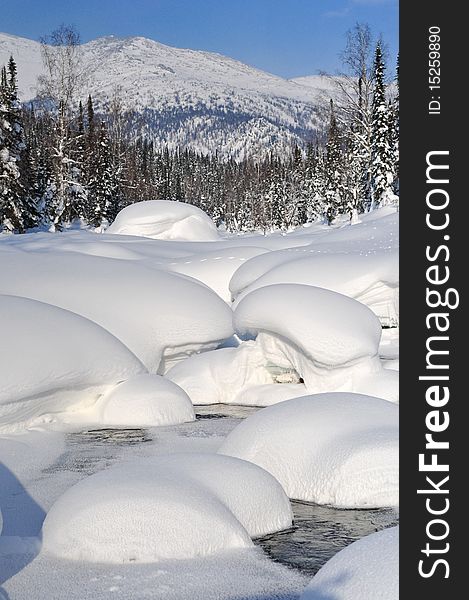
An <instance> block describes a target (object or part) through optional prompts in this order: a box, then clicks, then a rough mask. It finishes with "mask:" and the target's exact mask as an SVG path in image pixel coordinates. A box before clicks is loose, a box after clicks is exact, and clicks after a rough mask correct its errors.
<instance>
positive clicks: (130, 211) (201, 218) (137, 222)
mask: <svg viewBox="0 0 469 600" xmlns="http://www.w3.org/2000/svg"><path fill="white" fill-rule="evenodd" d="M106 233H117V234H121V235H122V234H123V235H139V236H143V237H149V238H153V239H155V240H178V241H193V242H198V241H200V242H202V241H203V242H206V241H211V240H219V239H220V238H219V235H218V232H217V228H216V227H215V224H214V222H213V221H212V219H210V217H209V216H208V215H207V214H205V213H204V211H203V210H200V208H197V207H195V206H192V205H191V204H186V203H184V202H175V201H172V200H148V201H146V202H136V203H135V204H131V205H130V206H126V207H125V208H124V209H123V210H121V211H120V213H119V214H118V215H117V217H116V219H115V221H114V222H113V223H112V225H110V227H108V229H107V230H106Z"/></svg>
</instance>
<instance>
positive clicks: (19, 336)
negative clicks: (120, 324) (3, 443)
mask: <svg viewBox="0 0 469 600" xmlns="http://www.w3.org/2000/svg"><path fill="white" fill-rule="evenodd" d="M0 329H1V331H2V339H3V340H4V342H5V343H2V344H0V380H1V386H0V430H2V431H14V430H16V429H22V428H24V427H25V426H27V425H30V426H31V425H33V424H35V425H38V424H39V423H47V422H51V421H53V420H55V419H57V418H58V416H59V415H60V414H61V413H64V412H66V411H70V410H72V409H73V410H77V409H78V408H80V409H84V408H86V407H89V406H93V404H94V403H96V401H97V399H98V398H99V397H100V395H102V394H103V393H104V392H105V391H107V390H108V389H110V388H111V387H112V386H113V385H115V384H116V383H118V382H120V381H123V380H125V379H128V378H129V377H132V376H133V375H138V374H141V373H145V372H146V369H145V367H144V366H143V365H142V363H141V362H140V361H139V360H138V359H137V357H136V356H135V355H134V354H132V352H131V351H130V350H129V349H128V348H127V347H126V346H124V344H122V342H120V341H119V340H118V339H117V338H116V337H114V336H113V335H112V334H110V333H109V332H108V331H106V330H105V329H103V328H102V327H100V326H99V325H97V324H96V323H93V322H92V321H90V320H88V319H85V318H84V317H81V316H79V315H77V314H74V313H72V312H70V311H67V310H63V309H61V308H57V307H56V306H52V305H50V304H45V303H43V302H37V301H35V300H29V299H26V298H19V297H15V296H3V295H0Z"/></svg>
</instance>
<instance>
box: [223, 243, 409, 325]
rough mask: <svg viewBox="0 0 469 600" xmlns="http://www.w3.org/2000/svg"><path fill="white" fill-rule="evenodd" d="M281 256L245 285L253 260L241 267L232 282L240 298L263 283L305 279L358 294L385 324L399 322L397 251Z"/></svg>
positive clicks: (291, 254) (233, 288)
mask: <svg viewBox="0 0 469 600" xmlns="http://www.w3.org/2000/svg"><path fill="white" fill-rule="evenodd" d="M277 259H278V260H279V261H280V260H281V261H282V262H279V264H278V265H276V266H273V267H272V268H271V269H270V270H268V271H267V272H266V273H265V274H263V275H261V276H260V277H258V278H257V279H255V280H254V281H253V282H252V283H251V284H250V285H246V286H245V287H244V288H241V289H240V286H242V283H243V280H242V275H243V274H244V277H246V276H247V274H248V272H249V269H250V263H251V261H248V262H247V263H245V265H244V266H243V268H242V269H239V270H238V272H237V273H236V275H235V277H234V278H233V279H232V281H231V284H230V285H231V290H232V292H235V295H236V298H237V300H238V302H239V300H240V299H241V298H243V297H244V296H245V295H246V294H248V293H249V292H251V291H253V290H255V289H258V288H260V287H264V286H267V285H272V284H277V283H301V284H306V285H312V286H315V287H320V288H324V289H328V290H332V291H334V292H338V293H340V294H344V295H345V296H349V297H350V298H355V299H356V300H358V301H359V302H362V303H363V304H365V305H367V306H368V307H369V308H370V309H371V310H372V311H373V312H374V313H375V315H376V316H377V317H378V318H379V319H380V321H381V323H382V325H384V326H395V325H396V324H397V323H398V322H399V306H398V299H399V297H398V285H399V274H398V265H399V261H398V255H397V252H396V251H394V252H379V253H378V252H376V253H374V254H360V253H358V254H347V255H343V254H310V255H306V256H300V258H298V257H297V255H295V254H294V253H289V254H285V253H284V254H283V255H282V254H280V255H279V254H278V253H277ZM282 259H283V260H282ZM251 278H252V276H251Z"/></svg>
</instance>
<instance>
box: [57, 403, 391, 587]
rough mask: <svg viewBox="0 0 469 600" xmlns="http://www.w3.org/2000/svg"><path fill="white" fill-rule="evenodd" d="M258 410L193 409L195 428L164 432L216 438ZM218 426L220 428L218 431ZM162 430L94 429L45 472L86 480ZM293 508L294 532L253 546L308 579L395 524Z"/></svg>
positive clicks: (374, 513)
mask: <svg viewBox="0 0 469 600" xmlns="http://www.w3.org/2000/svg"><path fill="white" fill-rule="evenodd" d="M258 410H262V409H259V408H257V407H250V406H235V405H220V404H212V405H207V406H196V407H195V412H196V417H197V421H196V422H195V423H186V424H184V425H182V426H178V427H175V428H172V427H171V428H168V429H172V430H173V429H174V430H177V432H178V435H180V436H186V435H187V434H188V431H189V432H191V433H192V434H193V435H194V436H196V437H205V436H207V435H209V436H210V435H220V433H221V432H222V431H225V430H226V432H228V431H229V430H231V429H232V427H234V426H235V425H236V424H237V423H239V422H240V420H242V419H245V418H246V417H248V416H249V415H251V414H253V413H255V412H257V411H258ZM217 421H219V422H220V427H217ZM203 423H206V425H207V426H208V425H210V428H209V429H208V430H207V428H206V427H205V426H204V425H203ZM222 424H223V427H222V426H221V425H222ZM199 426H200V427H199ZM161 429H163V428H161ZM161 429H160V428H152V429H150V430H147V429H93V430H85V431H81V432H76V433H71V434H68V435H67V450H66V452H65V453H64V454H62V455H61V456H60V458H59V459H58V460H57V462H56V463H55V464H54V465H51V467H49V469H48V471H49V472H56V471H72V472H75V473H81V475H91V474H92V473H94V472H96V471H97V470H101V469H102V468H106V466H110V465H111V464H113V463H115V461H116V460H119V455H120V454H121V453H122V452H124V453H125V452H126V447H132V446H133V447H136V446H139V445H141V444H146V443H148V442H153V443H157V442H158V431H159V430H160V431H161ZM226 432H225V433H224V434H222V435H225V434H226ZM145 454H146V453H145ZM292 508H293V514H294V524H293V527H291V528H290V529H288V530H286V531H282V532H279V533H275V534H272V535H269V536H265V537H263V538H259V539H257V540H255V543H256V544H257V545H258V546H260V547H261V548H262V549H263V550H264V551H265V552H266V554H267V555H268V556H269V557H270V558H271V559H272V560H274V561H275V562H278V563H281V564H284V565H286V566H288V567H291V568H294V569H296V570H298V571H300V572H302V573H304V574H305V575H308V576H312V575H314V574H315V573H316V572H317V571H318V569H319V568H320V567H321V566H322V565H323V564H324V563H326V562H327V561H328V560H329V559H330V558H332V556H334V554H337V552H339V551H340V550H341V549H342V548H344V547H345V546H348V545H349V544H351V543H352V542H354V541H356V540H359V539H360V538H362V537H364V536H366V535H369V534H370V533H373V532H375V531H378V530H380V529H383V528H385V527H391V526H394V525H397V524H398V515H397V513H396V512H395V511H393V510H390V509H375V510H340V509H336V508H331V507H328V506H320V505H318V504H313V503H309V502H299V501H292Z"/></svg>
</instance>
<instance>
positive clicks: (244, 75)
mask: <svg viewBox="0 0 469 600" xmlns="http://www.w3.org/2000/svg"><path fill="white" fill-rule="evenodd" d="M81 51H82V59H83V67H84V70H85V71H86V73H87V74H88V81H87V84H86V87H85V89H84V90H83V98H82V99H85V98H86V95H87V94H88V93H91V94H92V96H93V97H94V98H95V100H96V102H97V105H98V108H99V107H100V106H103V105H105V104H106V103H107V102H108V101H109V99H110V98H112V97H115V96H116V95H117V96H119V98H120V99H121V102H122V105H123V107H124V108H125V109H127V110H131V111H134V113H135V114H134V119H133V121H134V124H135V127H137V128H138V130H139V133H142V134H144V135H146V136H148V137H150V138H152V139H153V140H154V141H155V142H156V143H157V144H163V143H169V144H170V145H172V146H176V145H180V146H192V147H194V148H196V149H198V150H200V151H203V152H214V151H218V152H219V153H221V154H223V155H231V156H234V157H235V158H242V157H243V156H244V155H246V154H251V155H259V154H260V153H263V152H265V151H266V150H269V149H271V148H277V149H281V148H284V147H287V146H290V145H291V144H292V142H294V141H300V142H301V141H304V140H306V139H308V138H310V137H311V136H312V135H313V133H314V132H315V130H317V129H318V128H320V127H321V126H322V122H323V118H322V110H323V107H324V106H326V103H325V102H324V98H325V96H327V92H328V90H327V89H324V85H317V86H314V85H311V83H310V82H309V81H308V83H307V84H306V85H304V84H303V82H302V81H301V78H300V80H297V81H296V80H286V79H283V78H281V77H277V76H275V75H272V74H270V73H266V72H264V71H261V70H259V69H255V68H253V67H250V66H248V65H245V64H243V63H241V62H239V61H236V60H234V59H231V58H228V57H225V56H222V55H220V54H215V53H211V52H204V51H199V50H185V49H179V48H172V47H170V46H165V45H164V44H160V43H158V42H155V41H152V40H148V39H145V38H141V37H131V38H116V37H112V36H111V37H106V38H99V39H97V40H93V41H91V42H88V43H86V44H83V45H82V46H81ZM10 54H11V55H13V57H14V58H15V60H16V61H17V64H18V71H19V85H20V93H21V97H22V99H23V100H28V99H31V98H34V96H35V85H36V79H37V76H38V75H39V74H40V73H41V72H42V63H41V56H40V44H39V43H37V42H34V41H31V40H26V39H24V38H19V37H15V36H10V35H7V34H0V64H2V63H5V62H6V61H7V60H8V58H9V56H10Z"/></svg>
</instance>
